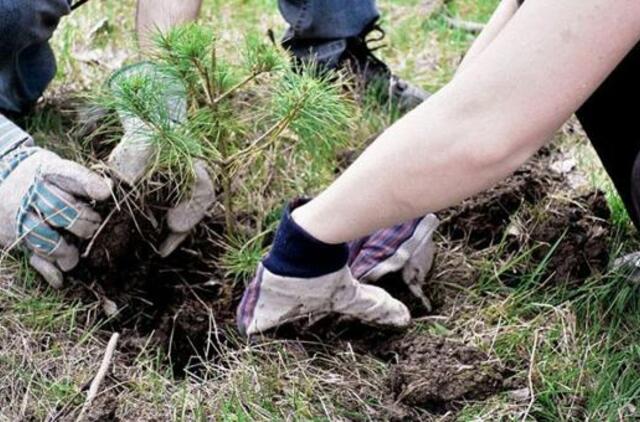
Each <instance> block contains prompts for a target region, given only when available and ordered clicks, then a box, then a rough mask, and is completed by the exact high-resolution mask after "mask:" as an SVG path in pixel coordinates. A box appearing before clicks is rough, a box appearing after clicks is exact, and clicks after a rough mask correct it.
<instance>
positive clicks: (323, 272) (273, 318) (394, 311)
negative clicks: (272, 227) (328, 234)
mask: <svg viewBox="0 0 640 422" xmlns="http://www.w3.org/2000/svg"><path fill="white" fill-rule="evenodd" d="M299 205H301V203H300V202H298V203H296V204H293V205H292V206H291V207H289V208H288V209H287V210H286V211H285V214H284V216H283V217H282V221H281V222H280V227H279V228H278V232H277V233H276V237H275V240H274V243H273V248H272V250H271V252H270V254H269V255H268V256H267V257H266V259H265V260H264V261H263V262H262V263H261V264H260V265H259V266H258V271H257V274H256V276H255V278H254V280H253V281H252V282H251V284H250V285H249V286H248V287H247V289H246V290H245V292H244V296H243V298H242V301H241V303H240V306H239V307H238V312H237V323H238V328H239V330H240V332H241V333H242V334H243V335H245V336H251V335H253V334H258V333H261V332H263V331H266V330H269V329H271V328H275V327H277V326H279V325H281V324H284V323H286V322H291V321H295V320H300V319H303V318H310V319H314V318H315V317H317V316H318V315H324V314H328V313H337V314H341V315H345V316H349V317H353V318H356V319H359V320H360V321H362V322H364V323H368V324H372V325H377V326H387V327H396V328H402V327H406V326H408V325H409V323H410V321H411V316H410V314H409V310H408V309H407V307H406V306H405V305H404V304H402V303H401V302H400V301H398V300H396V299H394V298H393V297H391V295H389V293H387V292H386V291H385V290H383V289H381V288H379V287H376V286H370V285H366V284H361V283H359V282H358V281H357V280H356V279H355V278H354V277H353V274H352V273H351V270H350V269H349V266H348V265H347V264H348V257H349V249H348V247H347V245H346V244H342V245H329V244H326V243H323V242H320V241H319V240H317V239H315V238H313V237H312V236H311V235H309V234H308V233H307V232H305V231H304V229H302V228H301V227H300V226H298V225H297V224H296V223H295V222H294V221H293V219H292V218H291V211H292V210H293V209H294V208H295V207H296V206H299Z"/></svg>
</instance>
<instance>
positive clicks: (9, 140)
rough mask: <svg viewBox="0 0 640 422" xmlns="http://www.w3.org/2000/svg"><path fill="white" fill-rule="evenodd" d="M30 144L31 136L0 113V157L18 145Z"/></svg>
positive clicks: (0, 178)
mask: <svg viewBox="0 0 640 422" xmlns="http://www.w3.org/2000/svg"><path fill="white" fill-rule="evenodd" d="M23 145H25V146H32V145H33V138H32V137H31V135H29V134H28V133H27V132H25V131H23V130H22V129H21V128H20V127H19V126H18V125H16V124H14V123H13V122H12V121H11V120H9V119H7V118H6V117H5V116H3V115H2V114H0V158H2V157H4V156H5V155H7V154H9V153H10V152H11V151H13V150H15V149H16V148H18V147H20V146H23ZM1 173H2V170H1V169H0V183H2V176H1Z"/></svg>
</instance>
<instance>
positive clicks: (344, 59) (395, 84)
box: [283, 25, 430, 112]
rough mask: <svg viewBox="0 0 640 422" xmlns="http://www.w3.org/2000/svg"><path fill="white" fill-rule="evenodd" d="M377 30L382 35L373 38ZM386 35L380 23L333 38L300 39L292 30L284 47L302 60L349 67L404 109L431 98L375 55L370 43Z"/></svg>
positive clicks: (366, 85)
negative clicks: (359, 32) (337, 38)
mask: <svg viewBox="0 0 640 422" xmlns="http://www.w3.org/2000/svg"><path fill="white" fill-rule="evenodd" d="M374 32H378V33H379V34H380V35H379V36H378V37H376V38H374V39H371V38H369V35H370V34H372V33H374ZM384 35H385V33H384V31H383V30H382V29H381V28H380V27H379V26H378V25H372V26H370V27H369V28H367V29H366V30H365V31H363V33H362V34H361V35H359V36H357V37H351V38H346V39H340V40H333V41H327V40H307V39H297V38H296V37H295V35H294V34H293V33H292V32H289V33H288V34H287V35H286V36H285V39H284V41H283V46H284V47H285V48H286V49H288V50H289V51H290V52H291V54H292V55H293V57H294V58H295V59H296V60H298V61H300V62H302V63H306V62H311V61H313V62H315V63H316V64H317V65H318V66H320V67H321V68H323V69H340V68H342V69H345V68H346V69H349V70H350V71H351V72H353V74H354V75H355V76H356V77H357V78H358V82H359V83H361V84H362V85H363V86H364V87H366V88H373V89H375V90H376V91H378V92H379V93H380V94H381V95H380V98H381V100H382V101H385V102H386V101H388V100H389V98H391V100H392V101H393V102H394V103H395V105H396V106H397V107H398V109H399V110H400V111H402V112H407V111H409V110H411V109H413V108H415V107H416V106H418V105H419V104H420V103H422V102H423V101H424V100H426V99H427V98H429V96H430V94H429V93H428V92H426V91H424V90H423V89H421V88H420V87H418V86H416V85H413V84H410V83H409V82H407V81H404V80H402V79H401V78H399V77H398V76H396V75H394V74H393V73H392V72H391V70H390V69H389V66H387V64H386V63H384V62H383V61H382V60H380V59H379V58H378V57H376V56H375V54H374V52H375V50H376V49H377V48H375V47H373V48H372V47H370V46H369V44H370V43H371V42H378V41H381V40H382V39H383V38H384Z"/></svg>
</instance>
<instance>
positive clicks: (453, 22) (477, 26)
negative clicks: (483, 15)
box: [444, 16, 484, 34]
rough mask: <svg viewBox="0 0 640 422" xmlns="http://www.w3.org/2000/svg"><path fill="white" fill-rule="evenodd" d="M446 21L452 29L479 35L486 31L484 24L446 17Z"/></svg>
mask: <svg viewBox="0 0 640 422" xmlns="http://www.w3.org/2000/svg"><path fill="white" fill-rule="evenodd" d="M444 20H445V22H447V25H449V27H450V28H453V29H460V30H461V31H466V32H471V33H472V34H478V33H480V32H482V30H483V29H484V24H482V23H478V22H471V21H465V20H462V19H460V18H453V17H451V16H445V17H444Z"/></svg>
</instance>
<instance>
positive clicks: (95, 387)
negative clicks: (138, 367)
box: [76, 333, 120, 422]
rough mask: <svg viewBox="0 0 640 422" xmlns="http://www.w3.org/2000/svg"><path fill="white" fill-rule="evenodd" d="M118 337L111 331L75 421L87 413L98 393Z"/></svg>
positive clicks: (117, 334)
mask: <svg viewBox="0 0 640 422" xmlns="http://www.w3.org/2000/svg"><path fill="white" fill-rule="evenodd" d="M119 338H120V334H119V333H113V334H112V335H111V339H110V340H109V343H108V344H107V348H106V349H105V351H104V356H103V357H102V363H101V364H100V368H98V372H97V373H96V376H95V378H94V379H93V381H92V382H91V385H90V386H89V391H88V392H87V398H86V400H85V402H84V405H83V406H82V410H81V411H80V415H78V418H77V419H76V422H79V421H81V420H83V419H84V416H85V415H86V413H87V410H89V408H91V405H92V404H93V401H94V400H95V398H96V396H97V395H98V391H100V386H101V385H102V382H103V381H104V378H105V377H106V376H107V372H108V371H109V366H110V365H111V360H112V359H113V353H114V352H115V350H116V345H117V344H118V339H119Z"/></svg>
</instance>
